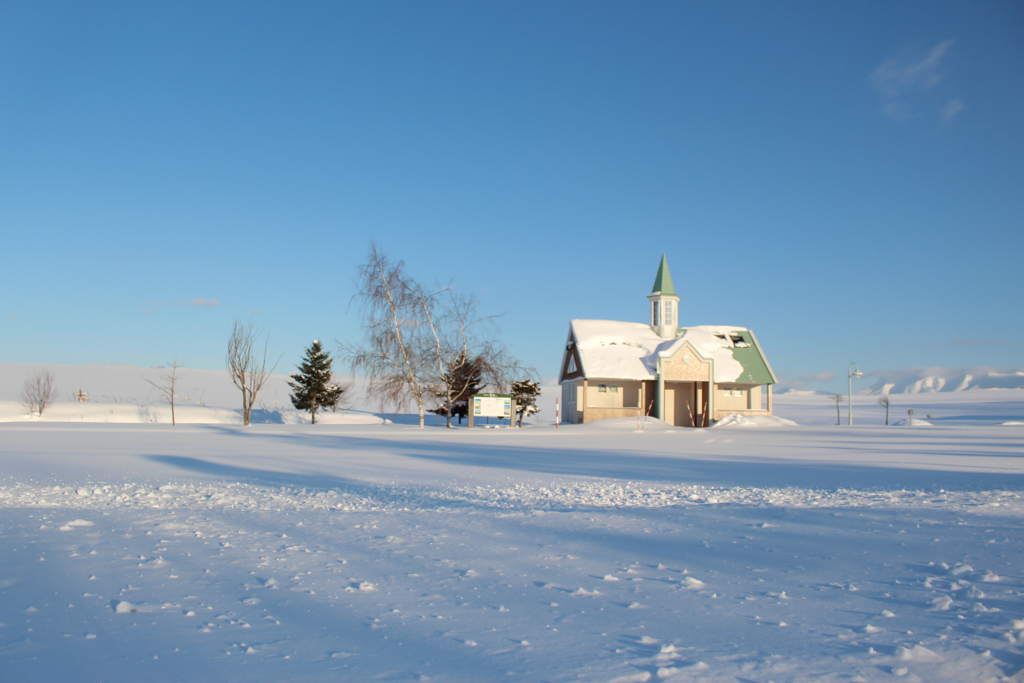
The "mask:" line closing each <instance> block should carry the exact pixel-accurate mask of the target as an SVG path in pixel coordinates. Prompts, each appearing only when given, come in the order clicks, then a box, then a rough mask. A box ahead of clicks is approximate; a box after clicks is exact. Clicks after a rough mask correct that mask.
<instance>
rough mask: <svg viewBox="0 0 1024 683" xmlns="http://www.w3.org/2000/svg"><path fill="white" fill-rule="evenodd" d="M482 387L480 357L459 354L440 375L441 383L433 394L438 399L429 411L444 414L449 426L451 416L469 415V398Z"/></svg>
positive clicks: (460, 422) (461, 416)
mask: <svg viewBox="0 0 1024 683" xmlns="http://www.w3.org/2000/svg"><path fill="white" fill-rule="evenodd" d="M482 387H483V368H482V363H481V362H480V359H478V358H470V357H469V356H467V355H466V354H459V355H458V356H456V357H455V358H454V359H453V360H452V362H451V363H449V364H448V371H447V372H446V373H445V374H444V375H443V376H442V377H441V383H440V386H439V387H438V390H437V391H436V392H435V394H434V396H435V398H437V399H438V400H439V401H440V404H439V405H438V407H437V408H435V409H434V410H432V411H430V412H432V413H436V414H438V415H444V416H445V417H446V418H447V419H448V426H449V427H451V424H452V416H453V415H457V416H458V417H459V424H462V418H464V417H466V416H468V415H469V399H470V397H471V396H472V395H473V394H479V393H480V389H481V388H482Z"/></svg>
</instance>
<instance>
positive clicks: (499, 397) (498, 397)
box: [473, 394, 512, 418]
mask: <svg viewBox="0 0 1024 683" xmlns="http://www.w3.org/2000/svg"><path fill="white" fill-rule="evenodd" d="M473 417H504V418H511V417H512V395H511V394H473Z"/></svg>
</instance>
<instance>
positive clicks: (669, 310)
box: [647, 254, 679, 339]
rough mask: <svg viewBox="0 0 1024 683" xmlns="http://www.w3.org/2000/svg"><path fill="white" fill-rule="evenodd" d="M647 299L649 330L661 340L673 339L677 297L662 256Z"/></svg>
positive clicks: (676, 320) (666, 264)
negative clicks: (649, 312) (649, 320)
mask: <svg viewBox="0 0 1024 683" xmlns="http://www.w3.org/2000/svg"><path fill="white" fill-rule="evenodd" d="M647 298H648V300H650V302H651V329H652V330H654V333H655V334H657V335H658V336H659V337H661V338H663V339H675V338H676V331H677V330H678V327H679V319H678V317H677V312H678V311H677V307H678V304H679V297H678V296H677V295H676V290H675V287H673V286H672V275H670V274H669V272H668V261H666V260H665V255H664V254H662V255H661V264H660V265H659V266H658V274H657V276H655V278H654V287H653V289H651V293H650V294H648V295H647Z"/></svg>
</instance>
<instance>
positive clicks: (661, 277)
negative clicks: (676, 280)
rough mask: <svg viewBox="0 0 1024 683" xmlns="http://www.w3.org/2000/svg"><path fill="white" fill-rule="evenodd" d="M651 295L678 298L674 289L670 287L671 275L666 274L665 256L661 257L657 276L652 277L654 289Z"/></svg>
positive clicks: (666, 263) (666, 262)
mask: <svg viewBox="0 0 1024 683" xmlns="http://www.w3.org/2000/svg"><path fill="white" fill-rule="evenodd" d="M651 294H661V295H662V296H678V295H677V294H676V288H675V287H673V286H672V275H671V274H670V273H669V272H668V261H667V260H666V259H665V255H664V254H662V255H661V264H660V265H659V266H658V274H657V275H655V276H654V287H653V288H652V289H651Z"/></svg>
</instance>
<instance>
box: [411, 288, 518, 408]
mask: <svg viewBox="0 0 1024 683" xmlns="http://www.w3.org/2000/svg"><path fill="white" fill-rule="evenodd" d="M431 303H432V304H433V310H434V314H433V315H430V314H429V311H430V310H431V305H430V304H431ZM478 303H479V302H478V300H477V298H476V297H474V296H471V295H465V294H460V293H457V292H455V291H453V290H452V289H451V288H450V287H446V288H444V289H442V290H441V291H440V292H438V295H436V296H435V297H432V301H431V302H428V300H427V298H426V297H421V301H420V306H421V308H423V310H424V312H425V315H424V318H425V320H426V321H427V323H428V324H429V325H430V332H431V337H432V340H433V357H434V358H433V360H434V363H433V365H434V373H433V381H432V385H433V387H434V391H433V395H434V397H435V399H436V400H439V401H440V402H441V406H440V408H441V409H442V410H439V411H436V412H441V413H443V414H444V415H445V418H446V421H447V426H448V427H451V426H452V414H453V413H454V412H455V411H456V403H457V402H461V401H467V402H468V400H469V394H470V393H472V391H473V390H474V389H476V388H477V387H479V386H481V385H483V386H491V387H493V388H495V389H498V390H499V391H504V390H505V389H507V388H508V385H509V384H510V382H511V378H512V376H513V374H514V372H513V370H518V364H517V362H516V360H515V359H514V358H512V357H510V356H509V354H508V352H507V350H506V349H505V347H504V345H503V344H502V343H501V341H500V339H499V330H498V327H497V325H496V324H495V317H494V316H480V315H479V314H478V313H477V308H478Z"/></svg>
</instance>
